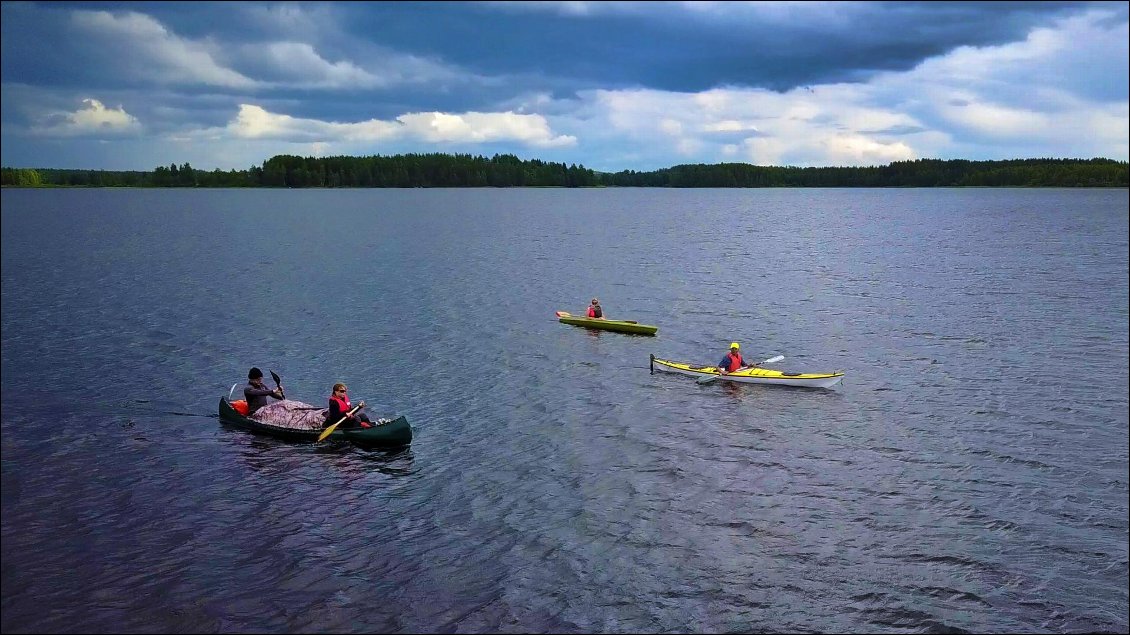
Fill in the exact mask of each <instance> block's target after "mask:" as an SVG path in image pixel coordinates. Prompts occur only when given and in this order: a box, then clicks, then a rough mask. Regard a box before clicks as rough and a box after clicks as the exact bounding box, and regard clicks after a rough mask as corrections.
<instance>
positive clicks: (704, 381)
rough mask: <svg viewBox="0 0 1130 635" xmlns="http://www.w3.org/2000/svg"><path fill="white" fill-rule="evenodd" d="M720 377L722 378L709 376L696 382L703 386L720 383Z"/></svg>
mask: <svg viewBox="0 0 1130 635" xmlns="http://www.w3.org/2000/svg"><path fill="white" fill-rule="evenodd" d="M719 377H721V375H707V376H706V377H700V378H699V379H697V380H695V381H697V382H698V383H700V384H703V385H705V384H713V383H714V382H716V381H718V378H719Z"/></svg>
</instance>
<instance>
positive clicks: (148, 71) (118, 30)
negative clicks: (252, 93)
mask: <svg viewBox="0 0 1130 635" xmlns="http://www.w3.org/2000/svg"><path fill="white" fill-rule="evenodd" d="M71 23H72V24H73V25H74V26H75V27H76V28H78V29H79V30H82V31H85V32H86V34H87V35H90V36H92V37H93V41H94V46H95V47H97V51H96V54H97V55H102V56H106V57H108V58H111V59H112V60H113V62H115V63H124V64H126V65H127V66H128V68H129V71H130V73H131V74H133V75H135V77H141V78H145V79H147V80H149V81H153V82H157V83H161V84H170V83H187V84H204V85H209V86H222V87H227V88H252V87H254V86H255V85H256V82H254V81H253V80H251V79H249V78H247V77H244V76H243V75H241V74H239V73H237V72H235V71H233V70H231V69H229V68H225V67H224V66H222V65H220V64H219V63H218V62H217V61H216V60H215V58H214V57H213V53H212V52H211V51H210V50H209V47H208V46H207V45H205V44H204V43H200V42H193V41H191V40H186V39H184V38H181V37H177V36H176V35H174V34H172V33H170V32H169V31H168V30H167V29H165V27H164V26H162V25H161V23H160V22H158V21H156V20H154V19H153V18H151V17H149V16H147V15H145V14H142V13H136V12H133V11H129V12H126V13H122V14H113V13H109V12H107V11H75V12H74V13H73V14H72V15H71Z"/></svg>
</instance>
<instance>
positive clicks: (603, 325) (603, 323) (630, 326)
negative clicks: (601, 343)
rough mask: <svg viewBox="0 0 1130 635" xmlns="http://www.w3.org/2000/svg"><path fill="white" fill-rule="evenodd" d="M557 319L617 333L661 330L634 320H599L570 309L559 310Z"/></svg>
mask: <svg viewBox="0 0 1130 635" xmlns="http://www.w3.org/2000/svg"><path fill="white" fill-rule="evenodd" d="M557 320H558V321H559V322H561V323H562V324H572V325H573V326H583V327H585V328H589V329H602V330H605V331H616V332H617V333H631V334H633V335H655V332H656V331H658V330H659V327H658V326H651V325H650V324H640V323H638V322H635V321H634V320H598V319H594V318H590V317H581V316H578V315H573V314H572V313H569V312H568V311H558V312H557Z"/></svg>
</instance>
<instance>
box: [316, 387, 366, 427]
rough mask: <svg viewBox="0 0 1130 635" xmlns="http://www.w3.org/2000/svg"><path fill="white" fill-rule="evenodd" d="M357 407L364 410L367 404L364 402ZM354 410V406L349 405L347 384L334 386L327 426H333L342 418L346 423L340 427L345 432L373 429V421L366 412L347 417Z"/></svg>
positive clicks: (343, 422) (342, 423)
mask: <svg viewBox="0 0 1130 635" xmlns="http://www.w3.org/2000/svg"><path fill="white" fill-rule="evenodd" d="M357 405H358V406H360V407H361V408H364V407H365V402H364V401H362V402H360V403H359V404H357ZM352 409H353V406H352V405H350V403H349V388H348V387H346V385H345V384H334V388H333V394H332V395H330V410H329V414H327V415H326V423H325V425H327V426H332V425H333V424H335V423H337V422H338V421H341V418H342V417H345V421H342V422H341V425H340V426H339V427H340V428H341V429H343V430H348V429H350V428H371V427H373V422H372V420H370V419H369V415H367V414H365V413H364V412H361V411H358V412H357V414H355V415H349V416H346V413H348V412H349V411H350V410H352Z"/></svg>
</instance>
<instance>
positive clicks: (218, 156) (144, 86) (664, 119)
mask: <svg viewBox="0 0 1130 635" xmlns="http://www.w3.org/2000/svg"><path fill="white" fill-rule="evenodd" d="M0 6H2V12H3V15H2V18H3V19H2V22H0V29H2V40H0V46H2V57H0V64H2V68H3V76H2V82H0V91H2V99H3V104H2V109H0V134H2V140H0V153H2V157H0V159H2V161H0V162H2V164H3V165H4V166H6V167H58V168H87V169H107V170H152V169H153V168H154V167H156V166H158V165H169V164H170V163H177V164H183V163H185V162H189V163H191V164H192V166H193V167H195V168H198V169H207V170H211V169H215V168H220V169H224V170H228V169H247V168H249V167H251V166H253V165H260V164H262V162H263V161H264V160H266V159H268V158H270V157H272V156H274V155H277V154H297V155H301V156H333V155H355V156H364V155H373V154H380V155H391V154H401V153H408V152H416V153H427V152H444V153H468V154H475V155H483V156H488V157H489V156H493V155H494V154H497V153H510V154H515V155H517V156H519V157H520V158H523V159H543V160H546V161H555V162H565V163H577V164H581V165H584V166H585V167H588V168H593V169H596V170H601V171H609V172H614V171H619V170H625V169H632V170H655V169H658V168H662V167H669V166H672V165H678V164H684V163H722V162H747V163H752V164H756V165H790V166H800V167H806V166H859V165H885V164H887V163H890V162H892V161H899V160H907V159H916V158H938V159H983V160H994V159H1013V158H1032V157H1054V158H1093V157H1105V158H1110V159H1118V160H1122V161H1126V160H1127V153H1128V150H1127V146H1128V138H1130V126H1128V120H1130V107H1128V101H1130V96H1128V93H1130V89H1128V77H1130V70H1128V66H1127V59H1128V57H1130V51H1128V44H1127V43H1128V42H1130V33H1128V30H1127V14H1128V9H1130V3H1127V2H1125V1H1122V2H455V3H447V2H397V3H366V2H342V3H337V2H315V3H302V2H283V3H274V2H233V3H227V2H221V3H213V2H192V3H187V2H154V3H148V2H44V3H37V2H9V1H7V0H5V1H4V2H3V4H2V5H0Z"/></svg>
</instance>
